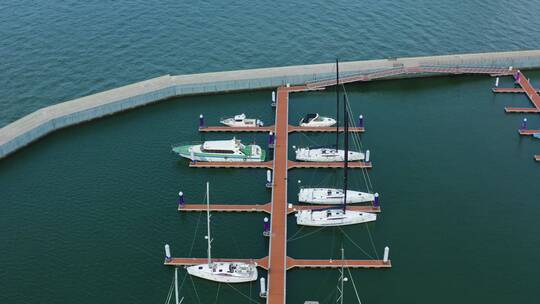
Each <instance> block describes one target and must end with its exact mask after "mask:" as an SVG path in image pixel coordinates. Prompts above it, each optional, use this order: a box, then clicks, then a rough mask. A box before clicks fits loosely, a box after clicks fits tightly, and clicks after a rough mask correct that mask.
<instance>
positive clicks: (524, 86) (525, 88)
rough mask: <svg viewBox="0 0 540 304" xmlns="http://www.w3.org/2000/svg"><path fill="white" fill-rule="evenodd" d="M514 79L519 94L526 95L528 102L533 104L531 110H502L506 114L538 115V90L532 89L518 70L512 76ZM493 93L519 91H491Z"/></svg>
mask: <svg viewBox="0 0 540 304" xmlns="http://www.w3.org/2000/svg"><path fill="white" fill-rule="evenodd" d="M514 79H515V81H516V83H517V84H519V86H520V87H521V92H524V93H525V94H527V97H529V100H530V101H531V103H532V104H533V107H532V108H526V107H505V108H504V110H505V111H506V112H507V113H540V95H538V89H535V88H533V86H532V85H531V83H530V82H529V80H528V79H527V77H525V75H524V74H523V73H521V71H520V70H518V71H517V72H516V73H515V74H514ZM493 92H495V93H510V92H511V93H519V92H520V91H519V89H518V90H516V89H515V88H497V89H493Z"/></svg>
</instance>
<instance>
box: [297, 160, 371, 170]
mask: <svg viewBox="0 0 540 304" xmlns="http://www.w3.org/2000/svg"><path fill="white" fill-rule="evenodd" d="M343 165H344V163H343V162H297V161H292V160H289V161H288V163H287V166H288V168H289V169H297V168H298V169H305V168H343ZM372 167H373V165H372V164H371V162H362V161H358V162H357V161H355V162H350V163H349V168H351V169H353V168H366V169H371V168H372Z"/></svg>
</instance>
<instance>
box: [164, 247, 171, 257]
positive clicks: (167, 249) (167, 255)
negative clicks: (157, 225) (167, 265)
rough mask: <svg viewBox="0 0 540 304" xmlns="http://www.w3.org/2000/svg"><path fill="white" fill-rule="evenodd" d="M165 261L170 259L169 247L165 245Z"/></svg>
mask: <svg viewBox="0 0 540 304" xmlns="http://www.w3.org/2000/svg"><path fill="white" fill-rule="evenodd" d="M165 259H167V260H170V259H171V247H170V246H169V244H165Z"/></svg>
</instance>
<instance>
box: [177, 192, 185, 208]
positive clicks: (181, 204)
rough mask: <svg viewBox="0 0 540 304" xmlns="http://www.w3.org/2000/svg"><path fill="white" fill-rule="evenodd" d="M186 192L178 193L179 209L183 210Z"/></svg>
mask: <svg viewBox="0 0 540 304" xmlns="http://www.w3.org/2000/svg"><path fill="white" fill-rule="evenodd" d="M185 203H186V202H185V200H184V192H182V191H180V192H178V208H182V207H184V205H185Z"/></svg>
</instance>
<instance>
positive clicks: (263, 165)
mask: <svg viewBox="0 0 540 304" xmlns="http://www.w3.org/2000/svg"><path fill="white" fill-rule="evenodd" d="M189 166H190V167H191V168H247V169H272V161H264V162H249V161H245V162H226V161H220V162H203V161H196V162H194V161H192V162H190V163H189Z"/></svg>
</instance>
